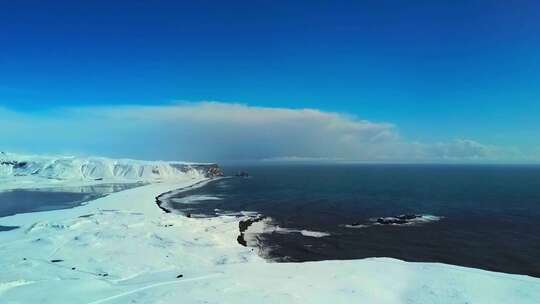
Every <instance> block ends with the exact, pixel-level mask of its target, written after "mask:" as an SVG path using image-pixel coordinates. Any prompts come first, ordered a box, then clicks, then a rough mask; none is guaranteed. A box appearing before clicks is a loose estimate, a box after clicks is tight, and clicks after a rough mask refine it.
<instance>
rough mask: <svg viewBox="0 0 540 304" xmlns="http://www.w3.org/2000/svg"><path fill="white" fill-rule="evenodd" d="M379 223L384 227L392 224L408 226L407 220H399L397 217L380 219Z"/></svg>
mask: <svg viewBox="0 0 540 304" xmlns="http://www.w3.org/2000/svg"><path fill="white" fill-rule="evenodd" d="M377 223H379V224H383V225H391V224H398V225H401V224H406V223H407V221H406V220H402V219H398V218H396V217H380V218H378V219H377Z"/></svg>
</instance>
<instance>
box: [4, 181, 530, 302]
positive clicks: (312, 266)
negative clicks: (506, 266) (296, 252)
mask: <svg viewBox="0 0 540 304" xmlns="http://www.w3.org/2000/svg"><path fill="white" fill-rule="evenodd" d="M206 181H208V180H207V179H189V180H187V179H186V180H183V181H174V182H165V183H154V184H150V185H147V186H142V187H138V188H133V189H129V190H125V191H121V192H117V193H113V194H110V195H108V196H106V197H103V198H99V199H97V200H95V201H92V202H91V203H89V204H87V205H84V206H79V207H75V208H72V209H64V210H55V211H47V212H38V213H29V214H18V215H14V216H10V217H6V218H0V225H4V226H9V225H10V224H12V225H14V224H15V223H18V225H19V226H21V228H19V229H16V230H12V231H8V232H2V233H0V256H2V257H3V259H2V262H1V263H2V265H1V266H2V269H3V272H2V273H0V298H2V301H3V303H29V302H30V303H36V302H40V303H55V304H56V303H126V302H129V300H133V299H137V300H139V301H141V302H144V303H171V302H174V301H183V302H185V303H195V302H197V301H207V302H209V303H223V302H224V301H225V302H235V303H252V302H253V300H256V301H258V302H262V303H283V302H288V303H306V302H309V303H327V302H329V301H332V302H334V303H350V302H351V301H357V300H363V301H364V302H366V303H403V302H407V303H464V302H466V301H469V302H473V303H510V302H511V303H536V300H537V299H538V298H540V279H537V278H532V277H528V276H522V275H510V274H504V273H495V272H489V271H484V270H478V269H472V268H465V267H459V266H451V265H445V264H437V263H408V262H403V261H399V260H395V259H389V258H370V259H362V260H348V261H323V262H307V263H286V264H280V263H269V262H267V261H265V260H264V259H262V258H261V257H259V256H258V255H257V254H256V253H255V252H254V251H253V250H252V249H251V248H246V247H242V246H240V245H238V243H237V242H236V238H237V236H238V225H239V220H238V218H236V217H232V216H220V217H217V218H197V219H192V218H188V217H185V216H181V215H177V214H171V213H166V212H164V211H163V209H161V208H156V206H155V205H154V204H152V203H151V202H154V203H156V204H157V201H158V197H162V196H163V195H165V194H166V193H170V192H172V191H178V189H180V188H181V189H184V191H185V189H189V187H192V186H194V185H196V184H197V183H202V182H206ZM141 257H144V258H141ZM147 257H152V258H147ZM53 259H54V260H62V261H61V262H52V260H53ZM73 268H75V269H73ZM381 269H384V271H381ZM180 275H181V277H179V276H180ZM268 286H272V288H271V289H269V288H268ZM51 290H56V291H57V292H53V293H51Z"/></svg>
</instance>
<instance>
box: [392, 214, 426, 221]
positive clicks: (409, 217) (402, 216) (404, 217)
mask: <svg viewBox="0 0 540 304" xmlns="http://www.w3.org/2000/svg"><path fill="white" fill-rule="evenodd" d="M420 217H422V216H421V215H417V214H400V215H398V216H396V218H398V219H400V220H414V219H416V218H420Z"/></svg>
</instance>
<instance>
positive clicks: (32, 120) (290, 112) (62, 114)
mask: <svg viewBox="0 0 540 304" xmlns="http://www.w3.org/2000/svg"><path fill="white" fill-rule="evenodd" d="M0 117H2V119H1V120H0V136H1V138H2V144H0V149H2V150H8V151H15V152H17V151H21V152H26V153H46V154H51V153H56V154H65V153H69V154H87V155H90V154H91V155H101V156H110V157H127V158H138V159H163V160H192V161H237V160H281V161H298V160H312V161H313V160H314V161H318V160H340V161H368V162H369V161H372V162H485V161H490V162H514V161H518V162H519V161H524V162H525V161H537V159H535V158H534V155H527V156H524V154H523V153H522V151H519V150H517V149H515V148H512V147H499V146H493V145H485V144H482V143H479V142H477V141H475V140H471V139H454V140H450V141H441V142H435V143H420V142H415V141H413V140H408V139H405V138H403V137H402V136H400V134H399V130H398V128H397V127H396V126H395V125H393V124H391V123H385V122H372V121H368V120H362V119H359V118H357V117H354V116H350V115H346V114H342V113H333V112H323V111H320V110H316V109H289V108H266V107H252V106H247V105H243V104H231V103H221V102H197V103H179V104H173V105H163V106H100V107H69V108H62V109H56V110H50V111H46V112H38V113H20V112H16V111H12V110H9V109H2V108H0Z"/></svg>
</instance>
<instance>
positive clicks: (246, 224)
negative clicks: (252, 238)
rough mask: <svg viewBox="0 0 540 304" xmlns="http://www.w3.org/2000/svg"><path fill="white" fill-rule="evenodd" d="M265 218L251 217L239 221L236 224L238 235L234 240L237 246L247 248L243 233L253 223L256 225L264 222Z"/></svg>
mask: <svg viewBox="0 0 540 304" xmlns="http://www.w3.org/2000/svg"><path fill="white" fill-rule="evenodd" d="M265 218H266V216H260V215H259V216H257V217H252V218H248V219H245V220H241V221H240V222H239V223H238V229H239V230H240V235H239V236H238V237H237V238H236V241H237V242H238V244H240V245H242V246H244V247H247V241H246V239H245V238H244V232H245V231H246V230H247V229H248V228H249V226H251V225H253V223H256V222H260V221H262V220H264V219H265Z"/></svg>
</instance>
